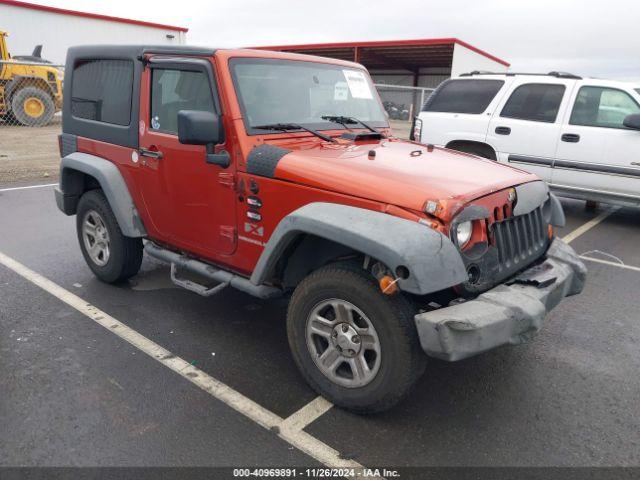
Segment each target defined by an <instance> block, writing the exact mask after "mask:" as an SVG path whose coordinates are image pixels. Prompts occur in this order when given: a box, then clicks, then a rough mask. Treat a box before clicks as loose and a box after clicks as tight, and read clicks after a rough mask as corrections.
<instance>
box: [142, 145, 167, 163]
mask: <svg viewBox="0 0 640 480" xmlns="http://www.w3.org/2000/svg"><path fill="white" fill-rule="evenodd" d="M138 153H139V154H140V155H141V156H143V157H149V158H155V159H156V160H161V159H162V157H163V155H162V152H161V151H160V150H148V149H146V148H141V149H140V150H138Z"/></svg>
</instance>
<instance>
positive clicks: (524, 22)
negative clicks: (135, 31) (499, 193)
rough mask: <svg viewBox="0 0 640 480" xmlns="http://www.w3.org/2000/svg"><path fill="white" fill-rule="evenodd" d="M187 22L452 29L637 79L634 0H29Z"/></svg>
mask: <svg viewBox="0 0 640 480" xmlns="http://www.w3.org/2000/svg"><path fill="white" fill-rule="evenodd" d="M31 2H32V3H40V4H43V5H50V6H55V7H61V8H69V9H73V10H82V11H87V12H93V13H102V14H106V15H114V16H119V17H126V18H135V19H139V20H147V21H151V22H159V23H166V24H170V25H177V26H184V27H188V28H189V32H188V33H187V43H189V44H193V45H208V46H214V47H246V46H257V45H282V44H304V43H318V42H340V41H361V40H362V41H364V40H399V39H412V38H441V37H457V38H459V39H461V40H464V41H466V42H468V43H471V44H472V45H474V46H476V47H478V48H481V49H483V50H485V51H487V52H489V53H491V54H493V55H495V56H497V57H499V58H502V59H504V60H506V61H508V62H510V63H511V64H512V68H511V70H512V71H520V72H523V71H526V72H548V71H552V70H559V71H568V72H571V73H575V74H579V75H584V76H595V77H600V78H615V79H623V80H636V81H640V35H638V31H639V27H640V0H608V1H603V0H595V1H594V0H581V1H580V0H555V1H552V0H535V1H534V0H523V1H518V0H512V1H506V0H476V1H472V0H444V1H443V0H440V1H419V0H391V1H389V0H385V1H375V0H369V1H366V0H341V1H340V0H322V1H305V0H215V1H209V2H207V1H204V0H181V1H180V2H175V1H148V0H141V1H131V0H109V1H104V0H31Z"/></svg>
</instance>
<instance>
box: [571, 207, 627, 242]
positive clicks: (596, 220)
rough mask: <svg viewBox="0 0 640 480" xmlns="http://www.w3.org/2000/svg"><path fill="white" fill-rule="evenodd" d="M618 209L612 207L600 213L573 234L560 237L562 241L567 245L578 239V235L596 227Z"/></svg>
mask: <svg viewBox="0 0 640 480" xmlns="http://www.w3.org/2000/svg"><path fill="white" fill-rule="evenodd" d="M618 209H619V207H613V208H611V209H609V210H607V211H605V212H602V213H601V214H600V215H598V216H597V217H596V218H594V219H592V220H589V221H588V222H587V223H585V224H583V225H581V226H579V227H578V228H576V229H575V230H574V231H573V232H571V233H569V234H567V235H565V236H564V237H562V240H564V241H565V242H567V243H571V242H573V241H574V240H575V239H576V238H578V237H579V236H580V235H583V234H585V233H587V232H588V231H589V230H591V229H592V228H593V227H595V226H596V225H598V224H599V223H600V222H602V221H603V220H604V219H605V218H607V217H608V216H609V215H611V214H612V213H614V212H616V211H617V210H618Z"/></svg>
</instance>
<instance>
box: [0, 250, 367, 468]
mask: <svg viewBox="0 0 640 480" xmlns="http://www.w3.org/2000/svg"><path fill="white" fill-rule="evenodd" d="M0 264H1V265H4V266H5V267H7V268H9V269H10V270H13V271H14V272H15V273H17V274H18V275H20V276H22V277H23V278H25V279H26V280H28V281H30V282H31V283H33V284H35V285H37V286H38V287H40V288H41V289H43V290H44V291H46V292H47V293H50V294H51V295H53V296H54V297H56V298H57V299H59V300H61V301H62V302H64V303H66V304H67V305H69V306H70V307H72V308H74V309H76V310H77V311H78V312H80V313H82V314H84V315H86V316H87V317H89V318H90V319H91V320H93V321H94V322H96V323H97V324H99V325H101V326H103V327H104V328H106V329H107V330H109V331H110V332H111V333H113V334H115V335H117V336H118V337H120V338H122V339H123V340H126V341H127V342H129V343H130V344H131V345H133V346H134V347H136V348H137V349H139V350H140V351H142V352H144V353H146V354H147V355H149V356H150V357H151V358H153V359H154V360H156V361H158V362H160V363H161V364H162V365H164V366H165V367H167V368H169V369H171V370H173V371H174V372H176V373H177V374H179V375H181V376H182V377H183V378H185V379H186V380H189V381H190V382H191V383H193V384H195V385H197V386H198V387H200V388H201V389H202V390H204V391H205V392H207V393H209V394H210V395H212V396H213V397H215V398H217V399H218V400H220V401H221V402H224V403H225V404H227V405H228V406H230V407H231V408H233V409H234V410H236V411H237V412H239V413H241V414H242V415H244V416H245V417H247V418H249V419H250V420H252V421H254V422H255V423H257V424H258V425H260V426H262V427H264V428H266V429H267V430H272V431H274V432H276V433H277V434H278V436H279V437H280V438H282V439H283V440H285V441H286V442H288V443H289V444H291V445H293V446H294V447H295V448H297V449H298V450H300V451H302V452H304V453H306V454H307V455H309V456H310V457H312V458H314V459H316V460H317V461H319V462H320V463H322V464H324V465H326V466H327V467H331V468H345V469H355V470H356V471H359V472H362V470H363V469H364V467H363V466H362V465H360V464H359V463H358V462H355V461H353V460H348V459H343V458H340V454H339V452H338V451H337V450H335V449H333V448H331V447H330V446H328V445H327V444H325V443H324V442H322V441H320V440H318V439H317V438H315V437H313V436H312V435H310V434H308V433H307V432H304V431H303V430H302V428H304V426H305V425H306V423H305V419H309V418H313V417H314V415H313V414H312V413H310V412H311V411H314V409H315V412H320V413H317V415H316V417H315V418H317V416H319V414H321V413H324V412H325V411H327V410H328V409H329V408H331V404H330V403H329V402H326V403H328V404H329V405H328V406H327V405H326V404H323V403H322V401H320V400H318V399H316V400H314V401H313V402H311V404H313V405H314V406H313V407H309V405H307V406H306V407H303V408H302V409H301V410H299V411H298V412H296V413H294V414H293V415H292V416H291V417H289V418H288V419H286V420H285V419H283V418H281V417H280V416H278V415H276V414H275V413H273V412H271V411H270V410H267V409H266V408H264V407H262V406H260V405H259V404H257V403H256V402H254V401H253V400H251V399H249V398H247V397H245V396H244V395H242V394H241V393H239V392H237V391H236V390H234V389H233V388H231V387H229V386H228V385H226V384H224V383H222V382H220V381H219V380H217V379H215V378H213V377H212V376H210V375H208V374H207V373H205V372H203V371H202V370H200V369H198V368H196V367H194V366H193V365H191V364H190V363H189V362H187V361H186V360H184V359H182V358H180V357H177V356H176V355H174V354H172V353H171V352H170V351H169V350H166V349H165V348H163V347H161V346H160V345H158V344H157V343H155V342H153V341H152V340H150V339H148V338H147V337H145V336H144V335H142V334H140V333H138V332H137V331H135V330H133V329H132V328H130V327H128V326H127V325H125V324H124V323H122V322H120V321H118V320H116V319H115V318H113V317H112V316H110V315H108V314H107V313H105V312H103V311H102V310H99V309H98V308H97V307H94V306H93V305H91V304H90V303H88V302H86V301H85V300H83V299H82V298H80V297H78V296H77V295H74V294H73V293H71V292H69V291H68V290H65V289H64V288H62V287H61V286H59V285H57V284H56V283H54V282H52V281H51V280H49V279H47V278H45V277H43V276H42V275H40V274H39V273H36V272H34V271H33V270H31V269H29V268H28V267H26V266H24V265H22V264H21V263H19V262H17V261H16V260H14V259H12V258H10V257H8V256H7V255H5V254H3V253H2V252H0ZM307 407H309V408H307Z"/></svg>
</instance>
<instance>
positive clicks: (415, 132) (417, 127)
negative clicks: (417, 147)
mask: <svg viewBox="0 0 640 480" xmlns="http://www.w3.org/2000/svg"><path fill="white" fill-rule="evenodd" d="M421 134H422V120H420V119H419V118H418V117H413V125H412V126H411V132H410V133H409V140H412V141H414V142H420V141H421V140H422V139H421V138H420V135H421Z"/></svg>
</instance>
